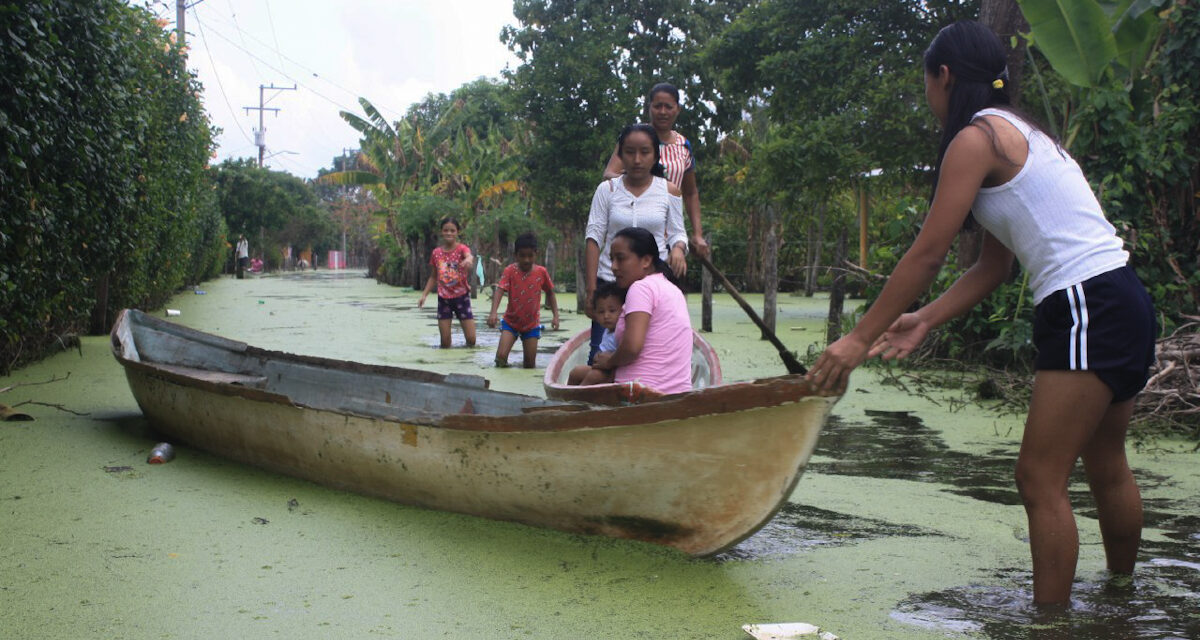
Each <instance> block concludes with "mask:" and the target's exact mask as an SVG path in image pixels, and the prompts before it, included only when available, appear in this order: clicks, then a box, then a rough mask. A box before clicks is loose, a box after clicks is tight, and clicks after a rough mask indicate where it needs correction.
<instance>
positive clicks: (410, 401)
mask: <svg viewBox="0 0 1200 640" xmlns="http://www.w3.org/2000/svg"><path fill="white" fill-rule="evenodd" d="M125 313H126V314H127V318H126V321H125V322H119V323H118V325H117V328H116V329H115V330H114V334H113V342H114V344H113V346H114V349H115V350H117V351H118V353H119V355H120V356H121V357H122V358H124V359H126V360H130V361H134V362H141V363H143V364H147V365H151V366H152V367H153V368H155V369H158V370H161V371H164V372H168V373H171V374H175V375H178V376H184V377H187V378H189V379H192V380H196V381H199V382H202V383H206V384H214V385H226V386H229V387H245V388H249V389H256V390H260V391H265V392H267V393H270V394H276V395H280V396H284V397H286V398H287V400H288V401H290V402H292V403H293V404H297V405H302V406H305V407H311V408H314V409H325V410H329V411H336V412H346V413H353V414H357V415H365V416H371V417H381V418H389V419H393V420H406V421H418V422H424V421H431V420H437V419H438V418H440V417H441V416H445V415H449V414H460V413H469V414H481V415H492V416H506V415H521V414H524V413H530V412H533V411H540V410H545V409H547V408H550V407H554V408H558V409H565V408H576V407H575V406H571V403H564V402H563V401H561V400H547V399H545V398H538V397H534V396H526V395H521V394H515V393H506V392H501V391H492V390H489V389H488V381H487V379H486V378H484V377H482V376H477V375H463V374H444V375H443V374H438V373H433V372H429V371H420V370H415V369H402V368H398V367H385V366H378V365H365V364H358V363H353V362H346V361H340V360H328V359H322V358H312V357H308V356H297V355H292V354H287V353H281V352H274V351H266V350H262V349H258V348H255V347H251V346H249V345H247V344H245V343H243V342H238V341H235V340H229V339H226V338H222V337H220V336H214V335H211V334H207V333H203V332H200V331H196V330H194V329H190V328H188V327H184V326H181V325H177V324H174V323H171V322H167V321H164V320H161V319H159V318H155V317H153V316H150V315H147V314H145V313H143V312H140V311H136V310H128V311H126V312H125ZM231 391H236V390H231ZM564 405H568V406H564ZM584 406H586V405H580V406H579V408H582V407H584Z"/></svg>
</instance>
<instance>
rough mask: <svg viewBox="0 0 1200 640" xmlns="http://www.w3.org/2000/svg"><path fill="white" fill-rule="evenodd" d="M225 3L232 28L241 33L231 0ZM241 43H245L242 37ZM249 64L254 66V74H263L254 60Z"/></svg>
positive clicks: (260, 75)
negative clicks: (231, 19) (231, 21)
mask: <svg viewBox="0 0 1200 640" xmlns="http://www.w3.org/2000/svg"><path fill="white" fill-rule="evenodd" d="M225 3H226V4H227V5H228V6H229V17H231V18H233V25H234V28H235V29H237V30H238V33H239V34H240V33H242V28H241V26H240V25H238V19H237V12H236V11H234V10H233V0H225ZM242 44H243V45H244V44H246V39H245V38H242ZM250 66H252V67H254V75H256V76H258V77H260V78H261V77H262V75H263V74H262V72H261V71H259V70H258V65H256V64H254V60H251V61H250Z"/></svg>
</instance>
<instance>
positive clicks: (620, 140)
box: [617, 122, 667, 178]
mask: <svg viewBox="0 0 1200 640" xmlns="http://www.w3.org/2000/svg"><path fill="white" fill-rule="evenodd" d="M635 131H640V132H642V133H644V134H646V135H648V136H650V144H651V146H653V147H654V166H653V167H650V175H652V176H658V177H659V178H665V177H666V175H667V169H666V167H664V166H663V165H662V156H661V153H662V151H661V147H662V141H660V140H659V139H658V132H657V131H655V130H654V127H652V126H650V125H648V124H646V123H644V122H639V123H637V124H631V125H628V126H626V127H625V128H624V129H621V135H619V136H617V155H618V156H619V155H620V154H621V149H622V148H623V147H624V146H625V138H628V137H629V134H631V133H633V132H635Z"/></svg>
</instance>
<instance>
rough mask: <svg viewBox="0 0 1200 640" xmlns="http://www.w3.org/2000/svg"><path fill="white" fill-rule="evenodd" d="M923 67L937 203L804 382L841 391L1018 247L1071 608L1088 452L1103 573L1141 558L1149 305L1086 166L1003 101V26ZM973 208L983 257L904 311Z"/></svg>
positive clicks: (1040, 435) (1040, 570)
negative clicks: (1074, 500) (1139, 456)
mask: <svg viewBox="0 0 1200 640" xmlns="http://www.w3.org/2000/svg"><path fill="white" fill-rule="evenodd" d="M924 67H925V97H926V100H927V101H928V103H929V107H930V109H931V110H932V111H933V114H934V115H935V116H936V117H937V119H938V120H939V121H940V122H941V124H942V127H943V136H942V142H941V147H940V149H939V152H938V156H939V157H938V163H937V174H936V180H935V187H934V195H933V200H932V202H931V205H930V209H929V214H928V216H927V217H926V219H925V223H924V225H923V226H922V228H921V232H920V233H919V234H918V236H917V239H916V240H915V241H914V243H913V246H912V247H911V248H910V249H909V250H908V251H907V252H906V253H905V254H904V257H903V258H902V259H901V260H900V262H899V263H898V264H897V265H896V269H895V271H893V272H892V275H891V277H890V278H889V279H888V282H887V284H886V286H885V287H884V289H883V291H882V292H881V293H880V294H879V298H878V299H877V300H876V301H875V303H874V304H872V305H871V308H870V310H868V311H867V313H866V314H865V315H864V316H863V317H862V319H861V320H860V321H859V322H858V325H857V326H856V327H855V328H854V329H853V331H851V332H850V333H849V334H847V335H846V336H845V337H843V338H842V339H841V340H838V341H837V342H835V343H833V344H832V345H830V346H829V348H828V349H826V350H825V352H824V353H823V354H821V356H820V358H819V359H818V360H817V363H816V364H815V365H814V366H813V368H812V371H811V372H810V373H809V376H810V380H811V381H813V382H814V383H815V384H816V385H817V386H819V387H821V388H824V389H826V390H829V389H844V388H845V387H846V383H847V381H848V378H849V375H850V371H851V370H853V369H854V368H855V367H857V366H858V365H860V364H862V362H863V361H864V360H865V359H866V358H868V357H870V356H875V355H880V356H882V357H883V358H884V359H890V358H903V357H905V356H907V355H908V354H909V353H911V352H912V351H913V349H915V348H916V347H917V345H918V344H919V343H920V342H921V341H922V340H923V339H924V338H925V336H926V334H928V333H929V331H930V330H931V329H933V328H934V327H936V326H938V325H941V324H943V323H945V322H946V321H948V320H950V319H951V318H954V317H955V316H958V315H961V314H963V313H965V312H967V311H968V310H970V309H971V308H972V307H974V306H975V305H976V304H977V303H978V302H979V301H980V300H982V299H983V298H984V297H985V296H987V295H988V294H989V293H991V292H992V290H994V289H995V288H996V287H997V286H999V285H1000V284H1001V283H1003V282H1004V281H1005V280H1006V279H1007V278H1008V275H1009V270H1010V267H1011V265H1012V260H1013V257H1014V255H1015V256H1016V257H1017V258H1018V259H1019V260H1020V262H1021V264H1022V266H1023V267H1024V268H1025V269H1026V270H1027V271H1028V272H1029V277H1030V283H1031V286H1032V288H1033V298H1034V301H1035V303H1036V305H1037V306H1036V308H1035V320H1034V344H1035V346H1036V347H1037V351H1038V354H1037V360H1036V369H1037V373H1036V375H1035V377H1034V382H1033V397H1032V399H1031V401H1030V406H1029V415H1028V417H1027V419H1026V423H1025V432H1024V436H1023V438H1022V441H1021V450H1020V453H1019V454H1018V458H1017V467H1016V482H1017V490H1018V492H1019V493H1020V495H1021V501H1022V502H1023V503H1024V505H1025V511H1026V514H1027V516H1028V519H1029V546H1030V551H1031V555H1032V557H1033V598H1034V601H1035V602H1036V603H1047V604H1051V603H1053V604H1064V603H1066V602H1068V601H1069V598H1070V593H1071V583H1072V580H1073V578H1074V575H1075V564H1076V561H1077V559H1078V555H1079V537H1078V532H1077V530H1076V526H1075V518H1074V515H1073V513H1072V512H1071V503H1070V500H1069V497H1068V493H1067V486H1068V481H1069V476H1070V473H1071V470H1072V468H1073V467H1074V466H1075V461H1076V460H1078V459H1079V458H1080V457H1082V458H1083V466H1084V470H1085V472H1086V474H1087V479H1088V484H1089V486H1090V488H1091V492H1092V496H1093V497H1094V499H1095V500H1096V504H1097V517H1098V518H1099V520H1100V533H1101V536H1102V539H1103V542H1104V552H1105V556H1106V558H1107V561H1108V568H1109V570H1110V571H1111V572H1113V573H1116V574H1129V573H1131V572H1132V571H1133V566H1134V562H1135V560H1136V558H1137V551H1138V545H1139V543H1140V540H1141V528H1142V501H1141V496H1140V494H1139V492H1138V488H1137V484H1136V483H1135V482H1134V478H1133V474H1132V472H1131V471H1130V469H1129V464H1128V461H1127V460H1126V457H1125V432H1126V429H1127V428H1128V426H1129V418H1130V415H1131V414H1132V411H1133V401H1134V396H1135V395H1136V394H1137V393H1138V392H1139V391H1140V390H1141V389H1142V387H1143V386H1144V385H1145V383H1146V379H1147V374H1148V371H1149V366H1150V363H1151V362H1153V360H1154V338H1155V333H1156V328H1155V320H1154V309H1153V308H1152V306H1151V302H1150V297H1149V295H1148V294H1147V293H1146V290H1145V288H1144V287H1143V286H1142V283H1141V282H1140V281H1139V280H1138V278H1137V276H1136V275H1135V274H1134V272H1133V270H1132V269H1131V268H1130V267H1129V266H1128V264H1127V262H1128V260H1129V254H1128V253H1127V252H1126V251H1125V249H1124V246H1123V243H1122V241H1121V239H1120V238H1119V237H1117V235H1116V232H1115V229H1114V228H1113V226H1112V225H1111V224H1109V222H1108V221H1107V220H1106V219H1105V217H1104V213H1103V212H1102V211H1101V208H1100V204H1099V202H1098V201H1097V199H1096V196H1095V195H1094V194H1093V193H1092V190H1091V187H1090V186H1089V184H1088V182H1087V180H1086V179H1085V178H1084V175H1083V173H1082V172H1081V171H1080V169H1079V165H1078V164H1076V162H1075V160H1073V159H1072V158H1071V157H1070V156H1069V155H1068V154H1067V152H1066V151H1065V150H1064V149H1063V148H1062V147H1061V146H1059V144H1058V143H1057V142H1056V141H1055V140H1053V139H1052V138H1051V137H1050V136H1049V135H1047V134H1046V133H1045V132H1044V131H1042V130H1041V129H1040V128H1039V127H1038V126H1037V125H1035V124H1034V123H1032V122H1031V121H1030V120H1029V119H1028V118H1026V117H1024V116H1023V115H1020V114H1019V113H1017V112H1016V111H1014V110H1013V108H1012V107H1010V106H1009V97H1008V93H1007V83H1008V72H1007V68H1006V66H1005V55H1004V48H1003V47H1002V45H1001V43H1000V40H999V38H997V37H996V35H995V34H994V33H992V32H991V31H990V30H988V29H987V28H986V27H984V26H981V25H980V24H978V23H975V22H958V23H955V24H953V25H951V26H949V27H946V28H944V29H942V30H941V32H939V33H938V35H937V37H935V38H934V40H933V42H932V43H931V44H930V45H929V49H928V50H926V52H925V61H924ZM968 216H970V217H973V218H974V220H975V221H976V222H978V223H979V224H980V225H982V227H983V229H984V230H985V233H984V238H983V248H982V251H981V253H980V255H979V259H978V261H977V262H976V263H975V265H974V266H972V267H971V268H970V269H969V270H967V271H966V272H965V273H964V274H963V275H962V276H961V277H959V279H958V280H957V281H956V282H955V283H954V284H953V286H951V287H950V289H949V290H947V291H946V292H945V293H943V294H942V295H941V296H939V297H938V298H937V299H936V300H934V301H933V302H931V303H930V304H928V305H926V306H924V307H922V308H921V309H919V310H917V311H916V312H914V313H904V311H905V309H907V308H908V307H909V306H910V305H911V304H912V303H913V302H914V301H915V300H916V299H917V297H918V296H919V295H921V293H922V292H923V291H925V289H926V288H927V287H928V286H929V285H930V283H931V282H932V281H933V279H934V277H935V276H936V275H937V273H938V271H939V269H940V268H941V265H942V261H943V260H944V259H945V257H946V253H947V251H948V250H949V248H950V244H951V242H953V240H954V237H955V235H956V234H957V232H958V230H959V229H960V228H961V227H962V226H963V224H964V223H965V222H966V221H967V219H968Z"/></svg>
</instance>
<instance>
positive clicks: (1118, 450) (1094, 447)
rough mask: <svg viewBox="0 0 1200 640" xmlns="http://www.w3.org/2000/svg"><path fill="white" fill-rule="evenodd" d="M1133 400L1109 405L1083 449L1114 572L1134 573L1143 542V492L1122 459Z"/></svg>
mask: <svg viewBox="0 0 1200 640" xmlns="http://www.w3.org/2000/svg"><path fill="white" fill-rule="evenodd" d="M1132 414H1133V400H1132V399H1130V400H1126V401H1124V402H1118V403H1116V404H1114V405H1111V406H1110V407H1109V408H1108V412H1107V413H1105V414H1104V418H1103V419H1102V420H1101V421H1100V428H1099V429H1097V431H1096V435H1095V436H1093V437H1092V441H1091V442H1089V443H1088V445H1087V447H1085V448H1084V450H1083V468H1084V471H1086V472H1087V477H1088V485H1089V486H1090V487H1091V490H1092V497H1093V498H1095V500H1096V511H1097V515H1098V517H1099V519H1100V535H1101V537H1102V538H1103V540H1104V556H1105V558H1106V559H1107V560H1108V570H1109V571H1112V572H1113V573H1133V565H1134V563H1135V562H1136V561H1137V553H1138V546H1139V545H1140V544H1141V541H1142V494H1141V492H1139V491H1138V487H1137V483H1136V482H1135V481H1134V479H1133V471H1131V470H1130V469H1129V461H1128V460H1127V459H1126V458H1125V432H1126V430H1128V428H1129V417H1130V416H1131V415H1132Z"/></svg>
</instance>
